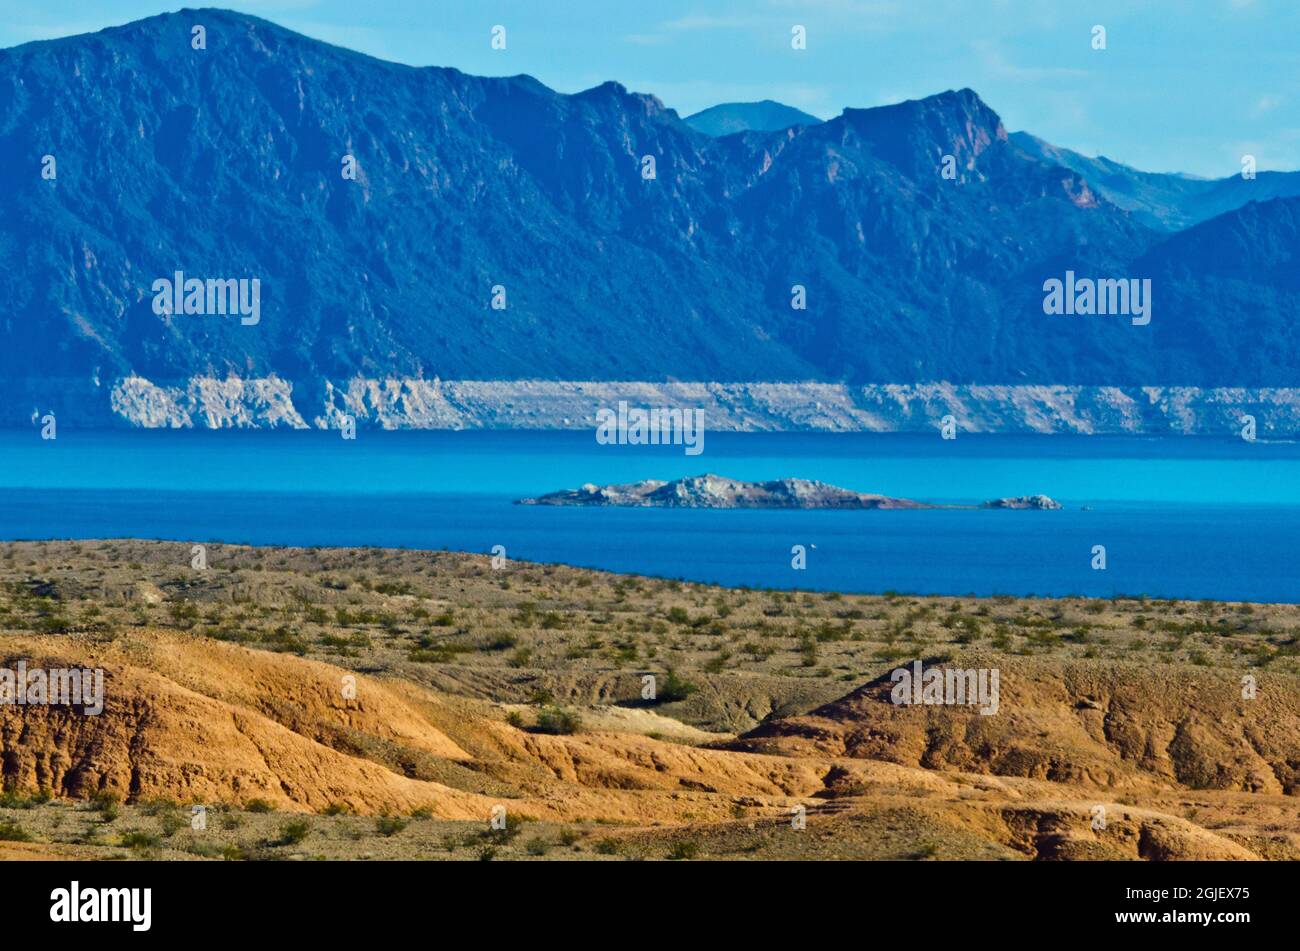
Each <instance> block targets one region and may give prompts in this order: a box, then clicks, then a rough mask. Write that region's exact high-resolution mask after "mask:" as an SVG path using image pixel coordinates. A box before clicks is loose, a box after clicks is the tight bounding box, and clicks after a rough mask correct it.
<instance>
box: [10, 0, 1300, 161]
mask: <svg viewBox="0 0 1300 951" xmlns="http://www.w3.org/2000/svg"><path fill="white" fill-rule="evenodd" d="M223 5H224V6H227V7H229V8H232V9H237V10H242V11H245V12H249V13H255V14H258V15H260V16H263V17H266V18H267V19H270V20H273V21H275V22H277V23H280V24H282V25H284V26H287V27H290V28H291V29H295V30H298V31H300V32H302V33H306V34H308V35H309V36H314V37H317V38H320V39H323V40H327V41H329V42H331V43H337V44H339V45H342V46H347V47H350V48H352V49H357V50H361V51H363V52H366V53H370V54H372V55H374V56H379V57H383V58H384V59H390V60H396V61H398V62H403V63H410V64H412V65H417V66H424V65H439V66H455V67H457V68H459V69H463V70H465V71H466V72H470V73H477V74H481V75H511V74H515V73H529V74H531V75H533V76H536V77H537V78H538V79H540V80H542V82H544V83H546V84H547V85H549V86H551V87H553V88H555V89H558V90H560V91H562V92H576V91H578V90H580V89H585V88H587V87H590V86H594V85H596V84H598V83H600V82H603V81H605V80H607V79H616V80H618V81H619V82H622V83H623V84H624V85H626V86H628V87H630V88H632V89H634V90H636V91H638V92H650V93H654V94H655V95H657V96H659V98H661V99H662V100H663V101H664V102H665V103H666V104H668V105H669V106H672V107H673V108H675V109H677V111H678V112H679V113H681V114H682V115H688V114H690V113H692V112H695V111H698V110H700V109H703V108H705V107H707V106H710V105H714V104H716V103H719V102H729V101H742V100H754V99H778V100H780V101H782V102H786V103H789V104H790V105H793V106H798V107H799V108H801V109H804V110H806V111H808V112H811V113H814V114H815V115H818V116H822V117H823V118H829V117H831V116H834V115H836V114H838V113H839V112H840V110H841V109H842V108H844V107H845V106H872V105H880V104H884V103H890V102H897V101H898V100H900V99H911V98H916V97H920V96H925V95H929V94H931V93H935V92H939V91H941V90H944V89H950V88H960V87H962V86H970V87H971V88H973V89H974V90H976V91H977V92H978V93H979V94H980V95H981V96H982V97H983V98H984V99H985V101H986V102H988V103H989V105H991V106H992V107H993V108H994V109H995V110H997V111H998V112H999V113H1000V114H1001V116H1002V118H1003V120H1004V121H1005V122H1006V124H1007V127H1008V128H1009V129H1011V130H1018V129H1025V130H1028V131H1030V132H1033V133H1035V134H1036V135H1039V136H1042V137H1043V138H1045V139H1048V140H1049V141H1051V142H1054V143H1056V144H1058V145H1064V146H1068V147H1070V148H1073V149H1077V150H1079V151H1081V152H1084V153H1087V154H1089V155H1096V154H1102V155H1106V156H1109V157H1110V158H1113V159H1116V160H1118V161H1122V162H1126V163H1128V164H1130V165H1135V166H1138V167H1139V168H1144V169H1149V170H1152V171H1186V172H1192V173H1196V174H1201V175H1212V176H1221V175H1230V174H1234V173H1236V172H1239V171H1240V168H1241V156H1242V154H1244V153H1251V154H1254V155H1255V156H1256V158H1257V159H1258V162H1259V167H1260V168H1261V169H1296V168H1300V2H1297V0H1098V2H1089V0H694V2H689V0H448V2H443V0H365V2H361V0H260V2H259V0H249V2H237V0H230V2H229V3H226V4H223ZM170 9H175V8H173V7H166V6H163V5H162V4H161V3H160V2H159V0H0V47H7V46H13V45H15V44H18V43H24V42H27V41H29V40H34V39H49V38H51V37H57V36H65V35H68V34H72V33H84V32H87V31H91V30H97V29H101V28H102V27H105V26H109V25H113V24H118V23H124V22H127V21H129V20H134V19H139V18H141V17H145V16H151V15H153V14H156V13H161V12H164V11H165V10H170ZM494 24H502V25H504V26H505V27H506V30H507V48H506V50H505V51H493V50H492V49H491V48H490V45H489V32H490V30H491V27H492V26H493V25H494ZM795 24H801V25H803V26H805V27H806V28H807V33H808V48H807V50H805V51H802V52H796V51H794V50H792V49H791V48H790V30H791V27H792V26H793V25H795ZM1096 24H1101V25H1103V26H1105V27H1106V31H1107V49H1106V50H1104V51H1095V50H1093V49H1092V44H1091V40H1092V35H1091V31H1092V27H1093V26H1094V25H1096Z"/></svg>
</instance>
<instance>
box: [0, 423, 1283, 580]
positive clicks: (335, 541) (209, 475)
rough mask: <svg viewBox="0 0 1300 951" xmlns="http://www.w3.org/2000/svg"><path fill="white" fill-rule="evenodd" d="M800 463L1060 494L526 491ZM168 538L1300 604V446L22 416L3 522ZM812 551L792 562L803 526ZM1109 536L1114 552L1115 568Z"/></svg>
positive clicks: (723, 576) (946, 485)
mask: <svg viewBox="0 0 1300 951" xmlns="http://www.w3.org/2000/svg"><path fill="white" fill-rule="evenodd" d="M706 471H708V472H717V473H720V474H722V475H727V476H732V477H735V478H742V479H767V478H777V477H781V476H799V477H803V478H810V479H821V480H823V481H826V482H830V483H833V484H835V485H841V486H845V487H847V488H851V489H856V490H859V491H869V492H882V493H885V494H887V495H898V496H906V497H909V498H915V499H921V500H925V501H934V502H953V503H965V502H980V501H984V500H987V499H991V498H996V497H1000V496H1007V495H1023V494H1029V493H1037V492H1042V493H1045V494H1047V495H1050V496H1052V497H1053V498H1056V499H1058V500H1059V501H1061V502H1062V503H1063V504H1064V505H1065V506H1066V509H1065V511H1060V512H999V511H917V512H788V511H770V512H752V511H751V512H736V511H731V512H727V511H712V512H711V511H672V510H662V509H581V508H550V507H532V506H518V505H513V504H512V501H513V500H514V499H516V498H519V497H521V496H528V495H538V494H541V493H544V492H548V491H552V490H555V489H561V488H571V487H574V486H577V485H580V484H582V483H584V482H597V483H604V482H620V481H622V482H626V481H633V480H636V479H644V478H660V479H668V478H675V477H678V476H682V475H692V474H698V473H701V472H706ZM127 536H129V537H136V538H166V539H175V540H180V541H193V542H204V541H207V542H213V541H226V542H246V543H251V544H282V545H380V546H394V547H407V548H448V549H453V550H464V551H475V552H484V553H486V552H488V551H489V550H490V549H491V548H492V546H494V545H504V546H505V548H506V551H507V553H508V555H509V557H511V558H517V559H526V560H533V561H555V562H564V563H567V564H572V565H580V566H586V567H595V568H604V569H608V570H613V571H634V572H641V573H645V574H652V575H660V576H665V577H673V578H687V579H691V580H698V581H709V582H719V583H723V584H729V585H749V586H753V587H782V588H788V587H798V588H812V589H835V590H844V591H866V592H878V591H884V590H890V589H892V590H897V591H907V592H916V593H948V594H966V593H976V594H994V593H1007V594H1022V595H1023V594H1039V595H1063V594H1090V595H1111V594H1116V593H1123V594H1147V595H1151V596H1154V597H1191V598H1222V599H1249V600H1259V601H1291V602H1300V566H1298V565H1297V558H1296V556H1297V553H1298V549H1300V542H1298V541H1297V539H1300V445H1296V444H1266V443H1254V444H1248V443H1245V442H1243V441H1240V440H1226V439H1225V440H1211V439H1138V438H1097V437H1093V438H1085V437H1066V436H972V435H963V436H959V437H958V438H957V439H956V440H952V441H944V440H941V439H939V437H938V436H937V434H936V435H933V436H931V435H922V436H916V435H869V434H718V433H709V434H707V436H706V439H705V452H704V454H703V455H701V456H695V457H690V456H686V455H685V454H684V453H683V451H682V448H681V447H625V446H601V445H597V444H596V442H595V440H594V437H593V434H592V433H591V432H590V431H587V432H581V433H531V432H463V433H452V432H436V433H429V432H424V433H421V432H394V433H384V432H369V431H362V432H361V433H359V434H358V437H357V439H356V440H355V441H345V440H343V439H341V438H340V436H339V435H338V433H321V432H207V431H202V432H184V431H181V432H171V431H113V432H78V431H74V430H63V431H60V433H59V436H58V438H57V439H56V440H51V441H43V440H41V439H40V438H39V434H38V432H36V431H35V430H33V431H13V432H0V539H6V540H7V539H38V538H39V539H52V538H110V537H127ZM796 544H799V545H804V546H806V548H807V568H806V570H803V571H796V570H794V569H793V568H791V564H790V561H791V554H790V549H791V546H793V545H796ZM1094 545H1104V546H1105V547H1106V553H1107V568H1106V570H1105V571H1096V570H1093V569H1092V568H1091V565H1090V562H1091V560H1092V547H1093V546H1094Z"/></svg>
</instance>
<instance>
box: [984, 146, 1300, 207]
mask: <svg viewBox="0 0 1300 951" xmlns="http://www.w3.org/2000/svg"><path fill="white" fill-rule="evenodd" d="M1009 138H1010V141H1011V142H1012V144H1014V145H1015V146H1016V147H1018V148H1020V149H1022V150H1023V151H1024V152H1025V153H1026V154H1028V155H1032V156H1035V157H1037V158H1039V159H1041V160H1043V161H1046V162H1049V163H1051V164H1053V165H1061V166H1064V167H1065V168H1068V169H1071V170H1073V171H1075V172H1078V173H1079V174H1080V175H1082V176H1084V177H1085V178H1086V179H1088V181H1089V182H1090V183H1091V184H1092V186H1093V187H1094V188H1096V189H1097V191H1098V193H1100V194H1101V195H1104V196H1105V197H1106V198H1107V199H1108V200H1109V201H1111V202H1113V203H1114V204H1115V205H1118V206H1119V207H1120V208H1123V209H1125V210H1127V211H1131V212H1133V214H1134V216H1135V217H1137V218H1138V220H1139V221H1141V222H1142V223H1143V224H1146V225H1148V226H1150V227H1152V228H1157V229H1160V230H1164V231H1178V230H1181V229H1183V228H1186V227H1189V226H1190V225H1194V224H1199V223H1200V222H1202V221H1208V220H1209V219H1210V218H1213V217H1215V216H1216V215H1222V214H1225V213H1227V212H1230V211H1233V210H1235V209H1237V208H1240V207H1241V206H1242V205H1245V204H1246V203H1247V202H1251V201H1267V200H1268V199H1270V198H1291V197H1295V196H1297V195H1300V172H1260V173H1258V175H1257V176H1256V177H1255V178H1254V179H1253V180H1247V179H1244V178H1242V177H1241V176H1240V175H1232V176H1229V177H1227V178H1220V179H1208V178H1194V177H1192V176H1188V175H1168V174H1160V173H1157V172H1140V171H1138V170H1137V169H1135V168H1130V167H1129V166H1127V165H1121V164H1120V163H1119V162H1113V161H1111V160H1110V159H1108V158H1105V157H1098V158H1088V157H1087V156H1085V155H1080V154H1079V153H1078V152H1073V151H1071V150H1070V149H1063V148H1060V147H1059V146H1055V145H1052V144H1051V143H1049V142H1044V141H1043V140H1042V139H1039V138H1037V137H1035V136H1032V135H1030V134H1029V133H1027V132H1013V133H1011V135H1010V137H1009Z"/></svg>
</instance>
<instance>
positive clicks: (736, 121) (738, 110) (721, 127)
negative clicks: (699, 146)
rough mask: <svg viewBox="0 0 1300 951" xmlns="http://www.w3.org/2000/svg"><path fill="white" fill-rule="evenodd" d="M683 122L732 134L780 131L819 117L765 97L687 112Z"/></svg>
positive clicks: (811, 122) (708, 132) (697, 128)
mask: <svg viewBox="0 0 1300 951" xmlns="http://www.w3.org/2000/svg"><path fill="white" fill-rule="evenodd" d="M682 121H684V122H685V123H686V124H687V125H688V126H690V127H691V128H692V129H694V130H695V131H696V132H703V133H704V134H705V135H734V134H735V133H737V132H779V131H781V130H782V129H789V128H792V127H793V126H807V125H817V124H818V123H820V122H821V121H822V120H821V119H818V118H817V117H816V116H813V115H809V114H808V113H806V112H804V111H803V110H802V109H796V108H794V107H793V106H787V105H785V104H784V103H780V102H773V101H772V100H771V99H764V100H762V101H761V102H724V103H721V104H720V105H716V106H710V107H709V108H708V109H704V110H701V111H700V112H697V113H695V114H694V115H689V116H687V117H686V118H685V119H684V120H682Z"/></svg>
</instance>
